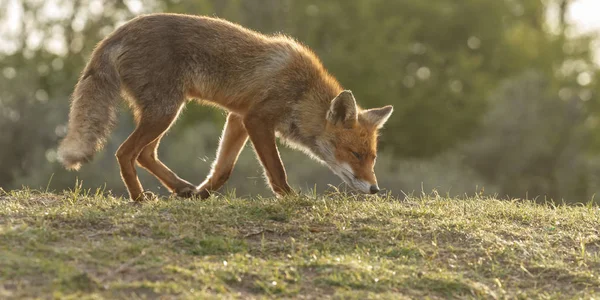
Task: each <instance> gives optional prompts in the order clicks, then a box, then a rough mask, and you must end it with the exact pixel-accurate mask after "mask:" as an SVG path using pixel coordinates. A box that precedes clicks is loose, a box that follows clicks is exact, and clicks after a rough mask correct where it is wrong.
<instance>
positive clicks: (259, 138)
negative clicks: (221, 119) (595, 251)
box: [57, 13, 393, 202]
mask: <svg viewBox="0 0 600 300" xmlns="http://www.w3.org/2000/svg"><path fill="white" fill-rule="evenodd" d="M121 99H122V100H123V101H125V102H126V103H127V104H128V106H129V107H130V110H131V111H132V113H133V117H134V121H135V129H134V130H133V132H132V133H131V135H129V137H128V138H127V139H126V140H125V141H124V142H123V143H122V144H121V145H120V146H119V148H118V149H117V151H116V153H115V156H116V160H117V162H118V165H119V169H120V175H121V178H122V180H123V182H124V184H125V186H126V188H127V191H128V193H129V197H130V199H131V200H132V201H136V202H138V201H145V200H150V199H153V198H154V197H155V196H154V194H152V193H151V192H149V191H145V190H144V189H143V187H142V185H141V183H140V181H139V178H138V176H137V171H136V164H137V165H139V166H140V167H142V168H143V169H145V170H147V171H148V172H150V173H151V174H152V175H153V176H155V177H156V178H157V179H158V180H159V181H160V182H161V184H162V185H164V186H165V187H166V188H167V189H168V190H169V191H170V192H171V193H173V194H174V195H176V196H179V197H183V198H190V197H199V198H201V199H204V198H208V197H209V196H210V195H211V194H212V193H214V192H216V191H218V190H219V189H220V188H221V187H222V186H223V185H224V184H225V182H226V181H227V180H228V178H229V176H230V175H231V173H232V171H233V169H234V166H235V164H236V161H237V159H238V156H239V154H240V152H241V151H242V149H243V148H244V146H245V145H246V143H247V141H248V140H250V141H251V143H252V145H253V147H254V152H255V154H256V156H257V158H258V160H259V162H260V163H261V165H262V168H263V171H264V174H265V178H266V179H267V182H268V185H269V186H270V188H271V190H272V191H273V193H274V194H275V196H276V197H283V196H286V195H290V194H296V191H294V190H293V189H292V188H291V187H290V185H289V184H288V180H287V175H286V171H285V168H284V166H283V163H282V161H281V158H280V155H279V150H278V148H277V144H276V141H277V139H279V140H280V141H282V142H283V143H284V144H285V145H287V146H290V147H292V148H295V149H298V150H301V151H303V152H305V153H306V154H308V155H309V156H310V157H312V158H313V159H315V160H316V161H318V162H320V163H322V164H324V165H326V166H327V167H328V168H329V169H330V170H331V171H332V172H333V173H335V174H336V175H337V176H339V177H340V178H341V179H342V180H343V181H344V182H345V183H346V184H348V185H349V186H350V187H351V188H352V189H354V190H356V191H357V192H359V193H363V194H376V193H378V192H379V190H380V189H379V187H378V184H377V179H376V177H375V172H374V166H375V161H376V158H377V137H378V132H379V130H380V129H381V128H382V127H383V125H384V124H385V123H386V121H387V120H388V119H389V117H390V116H391V114H392V112H393V107H392V106H391V105H387V106H384V107H381V108H372V109H363V108H361V107H360V106H358V104H357V102H356V99H355V97H354V95H353V93H352V92H351V91H350V90H347V89H344V88H342V86H341V84H340V83H339V82H338V81H337V80H336V79H335V78H334V77H333V76H332V75H331V74H330V73H329V72H328V71H327V70H326V69H325V67H324V66H323V64H322V63H321V61H320V60H319V58H318V57H317V55H316V54H315V53H314V52H313V51H312V50H311V49H310V48H309V47H308V46H305V45H304V44H302V43H301V42H298V41H297V40H295V39H294V38H292V37H290V36H287V35H284V34H272V35H266V34H262V33H259V32H257V31H254V30H251V29H248V28H245V27H243V26H241V25H239V24H236V23H233V22H230V21H227V20H224V19H221V18H216V17H206V16H196V15H187V14H171V13H155V14H147V15H141V16H137V17H135V18H133V19H131V20H129V21H128V22H126V23H125V24H123V25H121V26H120V27H118V28H116V29H115V30H114V31H113V32H112V33H110V34H109V35H108V36H106V37H105V38H104V39H103V40H101V41H100V42H99V43H98V44H97V45H96V46H95V48H94V50H93V51H92V54H91V57H90V59H89V61H88V63H87V64H86V66H85V68H84V69H83V71H82V72H81V75H80V76H79V79H78V82H77V84H76V85H75V88H74V91H73V94H72V96H71V100H70V109H69V116H68V124H67V133H66V135H65V137H64V138H63V139H62V141H61V142H60V144H59V147H58V150H57V156H58V160H59V161H60V162H61V163H62V165H63V166H64V167H65V168H66V169H68V170H79V168H80V167H81V166H82V164H84V163H86V162H89V161H91V160H92V159H93V156H94V154H95V153H97V152H98V151H100V150H101V149H102V148H103V146H104V144H105V143H106V141H107V138H108V136H109V134H110V132H111V130H112V129H113V127H114V126H115V124H116V112H117V108H118V104H119V103H120V102H119V100H121ZM189 102H198V103H200V104H206V105H212V106H216V107H218V108H220V109H223V110H224V111H226V112H227V119H226V121H225V126H224V128H223V132H222V135H221V138H220V141H219V145H218V150H217V154H216V158H215V160H214V162H213V163H212V165H211V170H210V172H209V174H208V176H207V177H206V179H205V180H204V181H203V182H202V183H201V184H200V185H198V186H196V185H193V184H191V183H190V182H188V181H186V180H184V179H182V178H180V177H179V176H178V175H177V174H176V173H175V172H173V171H172V170H171V169H169V168H168V167H167V166H166V165H165V164H164V163H163V162H162V161H161V160H160V159H159V158H158V155H157V149H158V147H159V144H160V141H161V138H162V137H163V136H164V135H165V133H166V132H167V131H168V130H169V128H170V127H171V125H172V124H173V123H174V122H175V120H176V119H177V118H178V116H179V114H180V112H181V111H182V108H183V107H184V106H185V105H186V104H187V103H189Z"/></svg>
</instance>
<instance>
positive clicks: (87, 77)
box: [58, 49, 120, 170]
mask: <svg viewBox="0 0 600 300" xmlns="http://www.w3.org/2000/svg"><path fill="white" fill-rule="evenodd" d="M109 56H110V55H109V53H107V51H101V49H97V51H95V52H94V54H93V55H92V59H91V60H90V62H89V63H88V65H87V66H86V68H85V71H84V72H83V75H82V76H81V78H80V79H79V82H78V83H77V85H76V86H75V91H74V93H73V97H72V100H71V110H70V113H69V125H68V129H67V136H66V137H65V138H64V139H63V140H62V142H61V143H60V146H59V147H58V159H59V161H60V162H61V163H62V164H63V165H64V166H65V168H67V169H71V170H78V169H79V168H80V167H81V164H82V163H85V162H88V161H90V160H91V159H92V157H93V156H94V154H95V153H96V152H97V151H99V150H100V149H102V147H103V146H104V143H105V142H106V138H107V137H108V135H109V134H110V131H111V129H112V128H113V127H114V125H115V123H116V106H117V99H118V98H119V94H120V80H119V77H118V74H117V71H116V69H115V67H114V65H113V64H112V62H111V60H110V57H109Z"/></svg>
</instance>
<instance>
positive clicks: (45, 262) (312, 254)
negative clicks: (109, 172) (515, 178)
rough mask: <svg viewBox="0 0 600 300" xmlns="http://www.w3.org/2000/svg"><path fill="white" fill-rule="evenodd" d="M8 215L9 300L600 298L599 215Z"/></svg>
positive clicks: (40, 198) (218, 210)
mask: <svg viewBox="0 0 600 300" xmlns="http://www.w3.org/2000/svg"><path fill="white" fill-rule="evenodd" d="M0 204H1V205H0V220H2V222H0V257H2V259H0V298H3V299H6V298H8V299H10V298H16V299H21V298H37V297H47V296H48V295H52V296H53V297H55V298H61V299H64V298H76V299H81V298H94V299H102V298H106V299H131V298H134V299H138V298H186V299H187V298H189V299H198V298H202V299H205V298H241V299H248V298H274V297H276V298H281V297H287V298H299V297H307V298H325V297H332V298H350V299H371V298H384V299H399V298H432V299H442V298H444V299H445V298H470V297H474V298H484V299H487V298H492V299H499V298H500V299H504V298H510V299H513V298H523V299H529V298H552V299H572V298H573V299H574V298H584V299H588V298H594V297H597V296H599V295H600V273H599V272H600V268H598V267H599V266H600V252H599V250H600V247H599V246H600V238H599V237H598V234H597V229H598V227H599V226H600V214H599V213H598V207H597V206H578V207H573V206H564V205H556V206H552V205H551V204H550V203H548V204H547V205H538V204H535V203H532V202H529V201H499V200H495V199H493V198H484V197H475V198H464V199H458V198H456V199H453V198H445V197H440V196H436V195H431V196H421V197H410V198H407V199H405V200H403V201H399V200H398V199H395V198H392V197H387V196H384V197H368V198H367V199H363V198H359V197H353V196H349V195H345V194H330V195H326V196H318V197H312V196H311V197H297V198H284V199H277V200H275V199H271V198H245V199H244V198H234V197H219V198H211V199H208V200H205V201H200V200H181V199H175V198H162V199H160V200H158V201H153V202H148V203H144V204H141V205H132V204H131V203H128V202H127V201H126V200H124V199H122V198H114V197H112V196H110V195H108V196H107V195H103V194H102V193H98V194H94V193H91V192H89V191H86V190H74V191H68V192H64V193H63V194H60V195H56V194H49V193H39V192H35V191H32V190H15V191H12V192H10V193H2V194H0ZM278 215H279V216H281V215H285V216H286V217H285V218H278V219H277V220H273V218H272V217H273V216H278ZM33 282H35V284H31V283H33Z"/></svg>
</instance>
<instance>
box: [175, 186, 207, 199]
mask: <svg viewBox="0 0 600 300" xmlns="http://www.w3.org/2000/svg"><path fill="white" fill-rule="evenodd" d="M174 194H176V195H177V197H181V198H199V199H206V198H208V197H209V196H210V194H209V193H208V191H207V190H205V189H202V190H199V189H197V188H196V187H185V188H183V189H180V190H178V191H174Z"/></svg>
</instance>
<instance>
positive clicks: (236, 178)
mask: <svg viewBox="0 0 600 300" xmlns="http://www.w3.org/2000/svg"><path fill="white" fill-rule="evenodd" d="M596 2H599V1H597V0H543V1H542V0H493V1H492V0H461V1H456V0H427V1H424V0H327V1H317V0H194V1H191V0H190V1H186V0H144V1H140V0H129V1H127V0H124V1H123V0H107V1H101V0H0V187H2V188H3V189H5V190H10V189H15V188H20V187H22V186H28V187H32V188H38V189H42V190H46V189H48V190H56V191H59V190H62V189H68V188H73V187H74V186H75V182H76V180H79V181H80V182H83V187H84V188H90V189H96V188H99V187H100V188H104V189H105V190H106V191H111V192H112V193H113V194H115V195H122V194H123V193H125V192H126V191H125V188H124V186H123V184H122V183H121V180H120V177H119V171H118V168H117V163H116V160H115V158H114V152H115V151H116V149H117V147H118V146H119V144H120V143H121V142H122V141H123V140H124V139H125V138H126V137H127V136H128V135H129V133H131V131H132V128H133V121H132V118H131V115H130V113H129V111H128V110H127V109H126V108H125V106H123V109H121V112H120V121H119V125H118V127H117V128H116V129H115V131H114V133H113V134H112V137H111V139H110V142H109V143H108V145H107V146H106V147H105V149H104V150H103V151H102V152H101V153H99V154H98V155H97V156H96V158H95V160H94V161H93V162H92V163H91V164H89V165H86V166H84V167H83V169H82V171H80V172H77V173H76V172H67V171H65V170H63V169H62V168H61V167H60V165H59V164H58V163H57V162H56V147H57V144H58V141H59V140H60V138H61V137H63V136H64V134H65V125H66V122H67V113H68V107H69V96H70V93H71V92H72V90H73V86H74V84H75V83H76V80H77V77H78V76H79V74H80V72H81V70H82V69H83V67H84V65H85V63H86V60H87V58H88V57H89V55H90V53H91V51H92V49H93V47H94V45H95V44H96V43H97V42H98V41H100V40H101V39H102V38H103V37H104V36H106V35H107V34H108V33H110V32H111V31H112V30H114V29H115V28H116V27H117V26H119V25H121V24H123V23H124V22H126V21H127V20H129V19H130V18H132V17H134V16H136V15H139V14H144V13H151V12H176V13H187V14H199V15H209V16H218V17H222V18H226V19H228V20H231V21H234V22H237V23H240V24H242V25H244V26H246V27H249V28H252V29H255V30H258V31H260V32H263V33H275V32H281V33H285V34H289V35H292V36H294V37H296V38H297V39H298V40H300V41H302V42H303V43H305V44H307V45H308V46H310V47H311V48H312V49H313V50H314V51H315V52H316V53H317V54H318V55H319V56H320V57H321V59H322V60H323V63H324V65H325V66H326V67H327V68H328V69H329V71H330V72H331V73H332V74H334V75H335V76H336V77H337V78H338V79H339V81H340V82H341V83H342V85H343V86H344V87H345V88H348V89H351V90H352V91H353V92H354V94H355V96H356V97H357V99H358V101H359V103H360V104H361V105H362V106H364V107H376V106H382V105H386V104H393V105H394V108H395V111H394V114H393V116H392V118H391V119H390V121H389V122H388V124H387V126H386V128H385V129H384V130H383V131H382V136H381V142H380V149H381V151H380V155H379V158H378V163H377V167H376V172H377V176H378V180H379V182H380V186H381V187H383V188H386V189H388V191H391V193H392V194H394V195H397V196H399V197H404V196H405V195H410V194H414V193H431V192H437V193H439V194H442V195H451V196H465V195H466V196H472V195H474V194H479V195H481V194H485V195H496V196H497V197H499V198H529V199H538V200H540V201H545V200H548V199H553V200H555V201H557V202H563V201H564V202H568V203H589V202H590V201H596V200H594V199H595V195H596V194H598V192H600V128H599V127H600V119H599V118H600V86H599V81H598V79H599V77H598V75H599V72H598V71H599V69H598V67H599V64H598V59H596V60H595V57H597V55H596V56H595V55H594V54H595V52H597V50H598V49H600V46H599V44H598V42H597V36H596V35H597V32H596V31H594V30H593V29H594V27H593V26H594V25H598V24H600V20H597V19H600V5H599V4H598V3H596ZM594 12H595V13H594ZM594 16H596V17H594ZM224 120H225V114H224V112H222V111H219V110H216V109H214V108H208V107H201V106H199V105H196V104H190V105H188V107H187V109H186V110H185V112H184V113H183V115H182V118H181V119H180V120H179V121H178V123H177V124H176V125H175V126H174V127H173V128H172V130H171V131H170V134H169V135H168V136H167V137H166V138H165V139H163V142H162V146H161V148H160V150H159V154H160V156H161V157H162V159H163V161H164V162H165V163H166V164H167V165H168V166H169V167H170V168H171V169H173V170H174V171H175V172H177V173H178V174H179V175H180V176H181V177H183V178H185V179H187V180H189V181H191V182H194V183H200V182H201V181H202V180H204V177H205V176H206V174H207V172H208V170H209V167H210V164H211V162H212V159H213V158H214V156H215V151H216V147H217V144H218V136H219V134H220V131H221V127H222V125H223V122H224ZM280 150H281V152H282V158H283V161H284V163H285V166H286V169H287V171H288V176H289V179H290V183H291V184H292V185H293V186H294V187H296V188H299V189H303V190H307V191H308V190H310V189H313V188H316V189H317V191H318V192H322V191H323V190H325V189H328V188H332V187H330V186H329V184H331V185H332V186H336V187H338V186H339V187H343V185H341V180H340V179H338V178H337V177H335V176H334V175H333V174H331V172H330V171H329V170H328V169H327V168H325V167H324V166H321V165H319V164H318V163H316V162H313V161H311V160H310V159H309V158H308V157H306V156H305V155H304V154H302V153H299V152H296V151H293V150H288V149H285V147H280ZM139 174H140V178H141V180H142V183H143V184H144V187H145V188H147V189H150V190H153V191H155V192H158V193H162V194H167V193H166V191H165V189H164V188H161V187H160V184H159V183H158V181H157V180H156V179H154V178H153V177H152V176H149V175H148V174H147V173H146V172H145V171H144V170H140V171H139ZM228 191H229V192H235V193H236V194H237V195H238V196H247V195H259V194H260V195H266V196H270V195H271V193H270V191H269V190H268V189H267V188H266V186H265V182H264V179H263V176H262V169H261V168H260V166H259V164H258V163H257V161H256V159H255V157H254V153H253V151H252V149H251V147H250V146H247V147H246V149H245V150H244V152H243V153H242V156H241V157H240V160H239V163H238V165H237V166H236V168H235V170H234V173H233V176H232V178H231V179H230V180H229V183H228V184H227V186H226V187H225V188H224V189H223V192H224V193H227V192H228ZM596 203H598V201H596Z"/></svg>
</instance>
